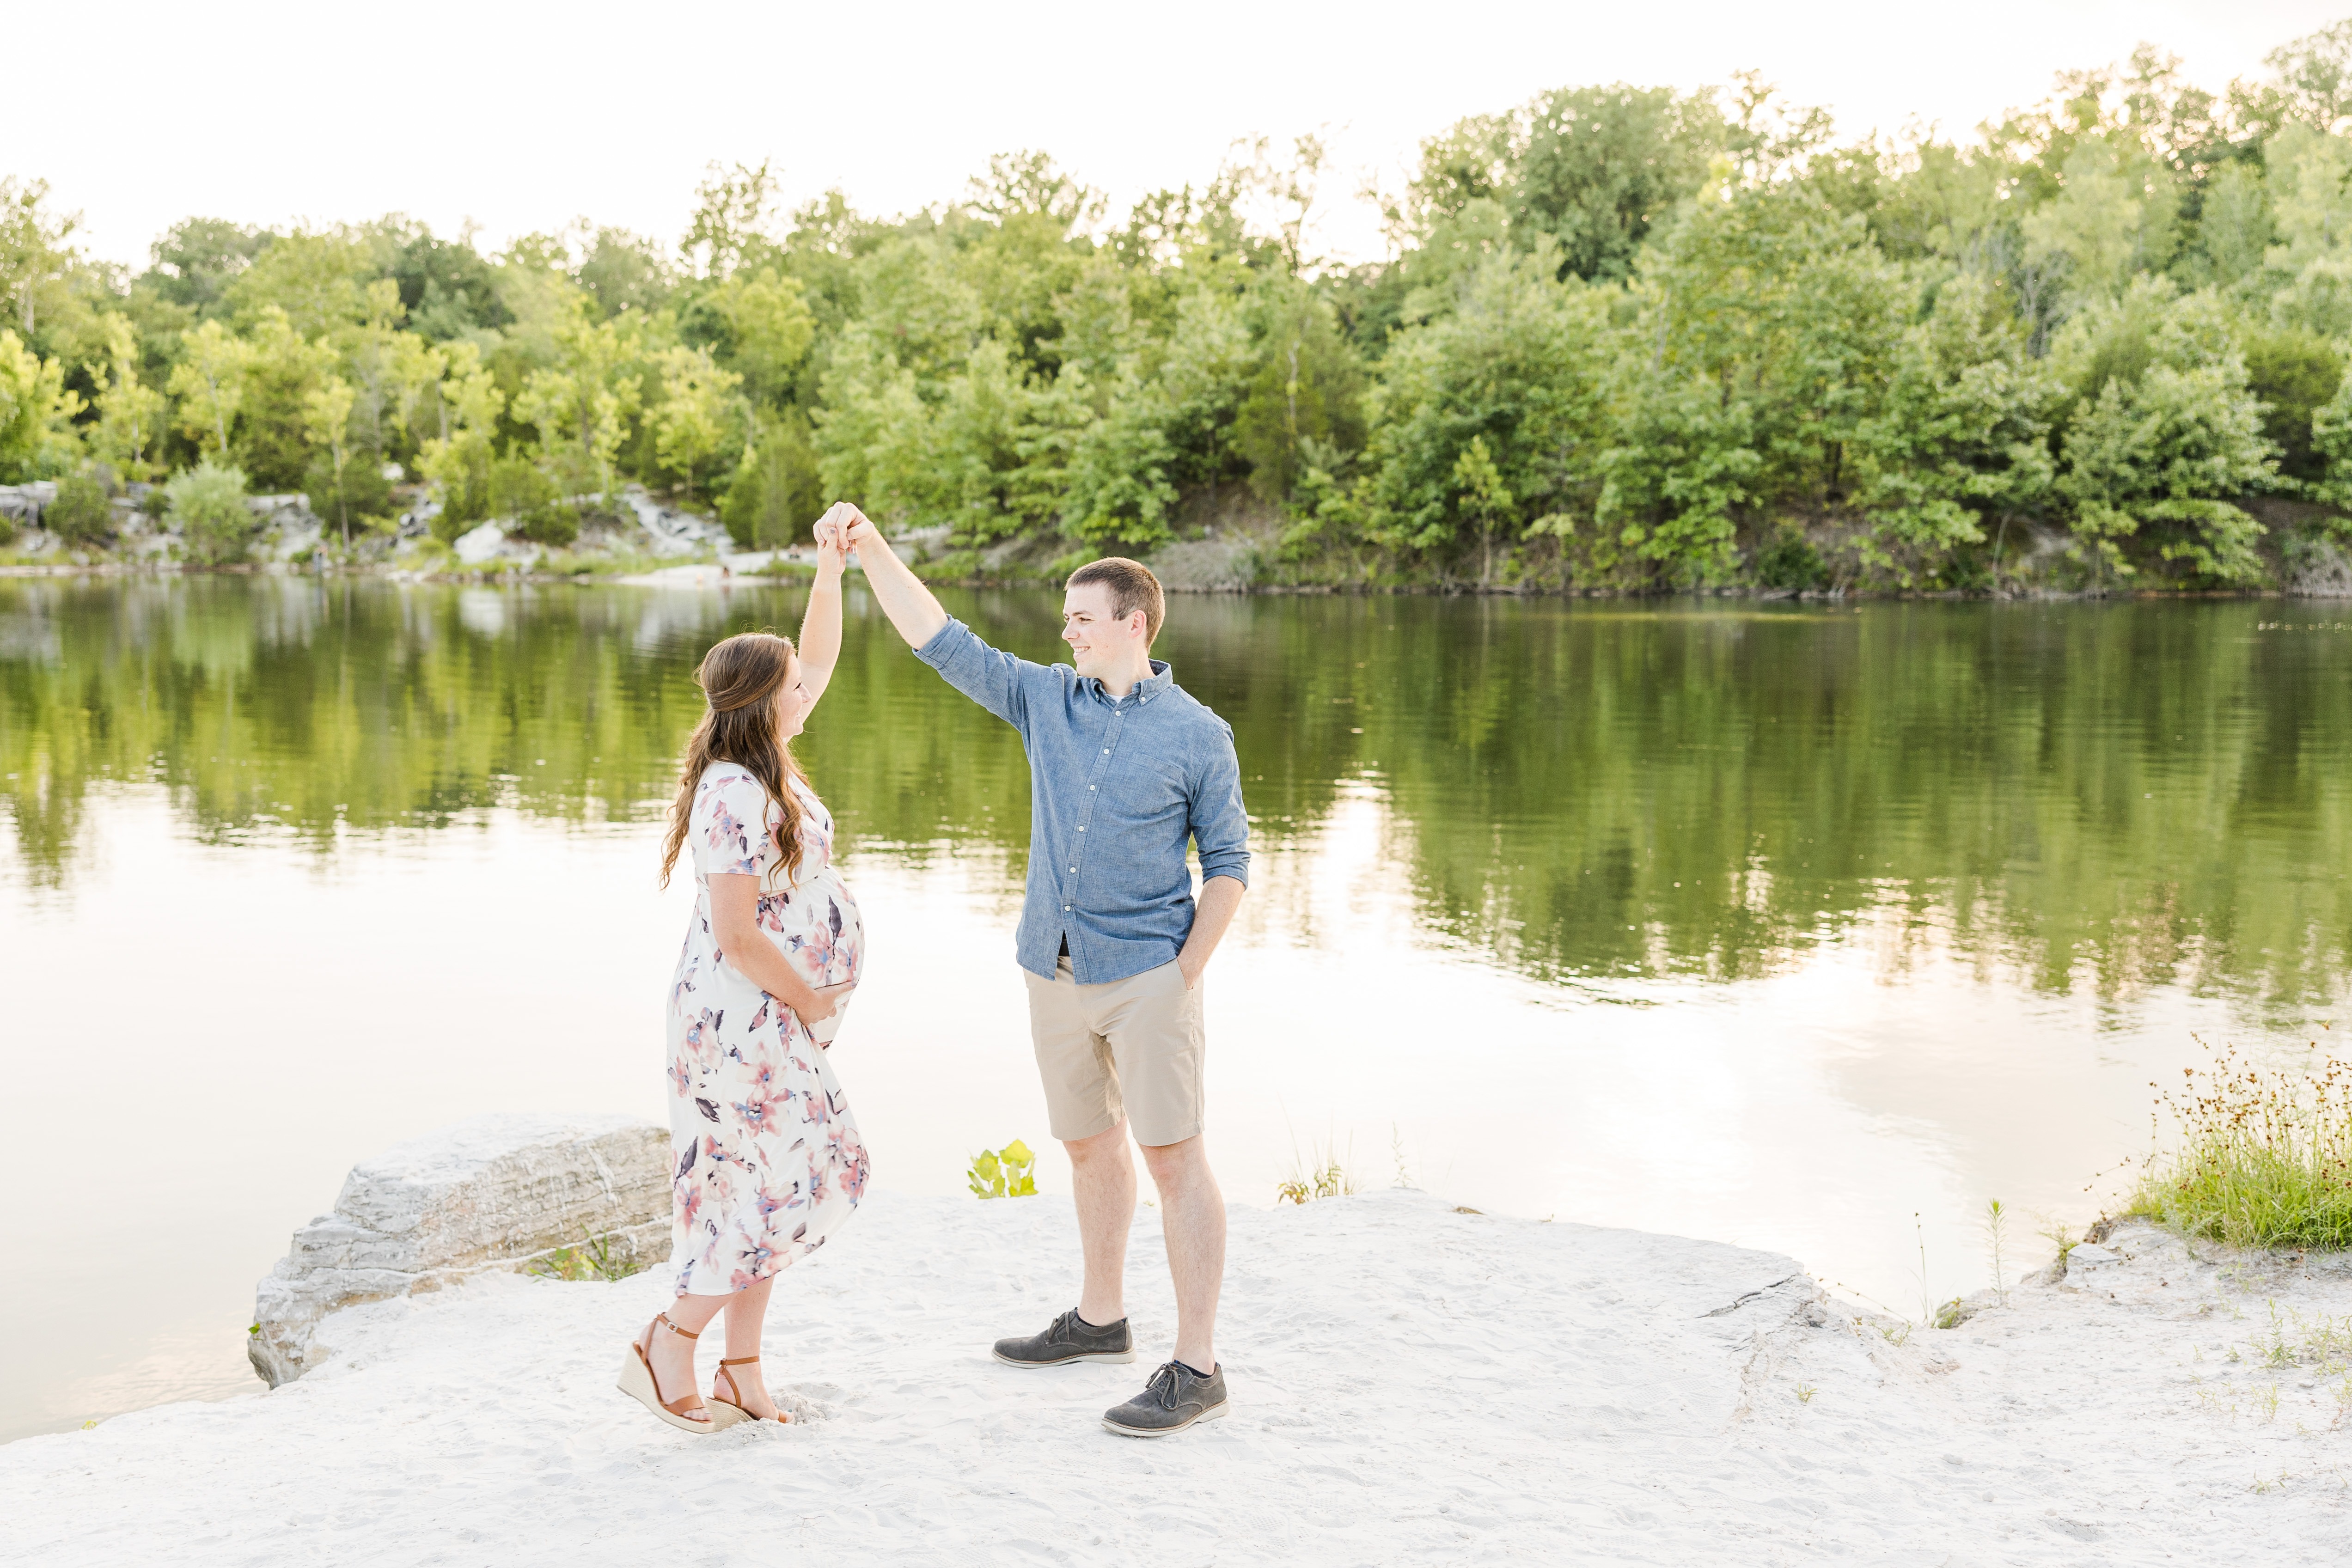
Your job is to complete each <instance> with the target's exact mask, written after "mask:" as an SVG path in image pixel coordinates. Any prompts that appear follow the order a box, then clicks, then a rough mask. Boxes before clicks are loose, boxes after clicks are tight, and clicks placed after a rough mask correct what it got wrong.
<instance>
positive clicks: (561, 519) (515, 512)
mask: <svg viewBox="0 0 2352 1568" xmlns="http://www.w3.org/2000/svg"><path fill="white" fill-rule="evenodd" d="M559 494H560V492H559V491H558V490H557V489H556V487H555V481H554V480H552V479H551V478H549V477H548V476H547V473H546V471H545V470H544V469H542V468H541V467H540V466H539V465H537V464H536V463H533V462H532V461H531V460H530V458H528V457H500V458H498V459H497V460H495V461H494V462H492V463H491V465H490V515H491V516H492V517H506V518H509V519H511V522H512V526H511V527H510V528H509V529H508V531H509V533H512V534H513V535H515V536H516V537H517V538H526V539H530V540H532V541H533V542H535V543H538V544H543V545H568V544H570V543H571V542H572V540H573V539H576V538H579V537H580V514H579V513H578V512H577V511H575V510H574V509H573V508H572V507H568V506H565V505H563V504H562V501H560V500H559V499H558V498H557V497H558V496H559Z"/></svg>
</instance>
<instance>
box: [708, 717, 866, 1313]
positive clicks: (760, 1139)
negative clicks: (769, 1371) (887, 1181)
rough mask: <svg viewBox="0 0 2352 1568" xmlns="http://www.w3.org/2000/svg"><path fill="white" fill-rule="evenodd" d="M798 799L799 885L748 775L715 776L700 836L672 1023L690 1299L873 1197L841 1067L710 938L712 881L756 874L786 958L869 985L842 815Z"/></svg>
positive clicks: (742, 1283) (793, 1255) (787, 1258)
mask: <svg viewBox="0 0 2352 1568" xmlns="http://www.w3.org/2000/svg"><path fill="white" fill-rule="evenodd" d="M790 787H791V788H792V789H793V790H795V791H796V792H797V793H798V795H799V797H800V803H801V812H802V815H801V828H800V838H801V857H800V864H799V865H798V867H797V868H795V871H796V874H795V875H793V877H791V878H789V879H787V877H786V876H785V875H784V874H783V873H782V870H781V869H780V868H778V867H777V851H776V847H775V834H774V829H775V828H776V827H777V826H779V825H781V823H782V821H783V814H782V808H781V807H779V806H776V805H774V804H772V803H771V802H770V801H769V800H768V798H767V793H766V791H765V790H763V789H761V787H760V782H759V780H758V779H754V778H753V777H752V776H751V772H750V770H749V769H747V768H742V767H740V766H739V765H737V764H735V763H731V762H718V763H713V764H712V765H711V766H710V767H709V768H708V769H706V770H705V771H704V773H703V775H702V781H701V783H700V784H699V785H698V786H697V787H696V789H695V792H694V808H693V814H692V816H691V817H690V818H689V819H688V824H687V844H688V848H689V849H690V850H691V851H692V852H693V855H694V882H695V897H694V921H693V924H691V925H688V927H687V933H686V946H685V947H684V948H683V949H682V950H681V951H680V952H679V954H678V956H677V976H676V977H675V978H673V979H672V981H671V982H670V988H669V1018H668V1030H669V1093H670V1105H669V1129H670V1153H671V1157H672V1160H673V1162H674V1163H673V1164H672V1166H671V1184H670V1185H671V1192H672V1195H673V1197H674V1203H673V1205H672V1216H671V1227H670V1239H671V1248H670V1263H671V1266H672V1267H673V1268H674V1269H676V1270H677V1293H678V1294H679V1295H681V1296H689V1295H691V1296H723V1295H726V1294H728V1293H729V1292H730V1291H740V1290H744V1289H747V1288H749V1287H750V1286H752V1285H756V1284H758V1283H759V1282H760V1281H762V1280H764V1279H767V1278H768V1277H769V1276H770V1275H772V1274H773V1273H774V1272H775V1271H776V1270H779V1269H781V1268H782V1267H783V1266H784V1265H785V1264H787V1263H790V1262H792V1261H793V1260H795V1259H798V1258H803V1257H805V1256H807V1255H808V1254H809V1253H811V1252H814V1251H815V1250H816V1249H818V1248H819V1247H821V1246H823V1245H824V1239H825V1238H826V1237H827V1236H828V1235H830V1234H831V1233H832V1232H833V1231H834V1230H835V1228H838V1227H839V1226H840V1224H841V1222H842V1221H843V1220H845V1219H846V1218H849V1215H850V1211H851V1210H852V1209H854V1208H856V1207H857V1200H858V1199H859V1198H860V1197H864V1196H865V1192H866V1169H867V1167H866V1145H865V1144H864V1143H863V1142H862V1141H861V1140H860V1139H859V1138H858V1136H857V1124H856V1122H854V1121H852V1120H851V1119H850V1115H849V1105H848V1103H847V1102H846V1101H845V1100H844V1099H843V1097H842V1093H841V1085H840V1083H839V1082H836V1081H835V1078H834V1075H833V1066H832V1063H831V1062H830V1061H829V1060H828V1059H827V1058H826V1055H825V1053H824V1051H822V1050H820V1049H819V1048H818V1047H817V1046H816V1044H815V1043H814V1041H812V1040H810V1039H809V1033H808V1030H807V1028H806V1027H805V1026H804V1025H803V1023H802V1022H801V1020H800V1018H799V1015H797V1014H795V1013H794V1012H793V1010H792V1009H790V1008H788V1007H786V1006H784V1004H783V1003H782V1002H781V1001H778V1000H777V999H776V998H773V997H771V996H770V995H768V993H767V992H765V991H763V990H761V988H759V986H757V985H756V984H754V983H753V982H752V981H751V980H749V979H747V978H745V977H744V976H743V974H742V972H741V971H740V970H739V969H737V968H736V967H735V966H734V965H732V964H730V963H727V962H726V961H725V956H724V955H723V954H722V953H721V952H720V951H719V944H718V940H717V938H716V937H714V936H712V934H711V923H710V881H709V879H710V878H711V877H712V876H713V875H718V874H726V873H741V874H745V875H751V876H757V877H759V878H760V879H761V880H760V884H759V885H760V889H761V894H760V904H759V911H760V927H761V934H762V935H763V936H765V937H766V938H767V939H768V940H769V941H771V942H772V943H774V944H775V946H776V950H777V951H778V952H780V953H782V954H783V955H784V956H785V957H786V958H788V959H790V960H791V961H792V962H793V964H794V965H796V966H798V967H799V969H800V972H801V974H802V975H803V977H806V978H807V980H808V982H809V983H810V984H811V985H813V986H833V985H839V984H841V983H842V982H843V981H845V980H854V979H856V977H857V973H858V969H859V967H860V965H861V964H862V962H863V961H864V958H865V948H866V935H865V929H864V927H863V926H862V925H860V923H859V921H858V918H857V903H856V900H855V899H853V898H851V897H850V896H849V888H848V887H847V885H846V884H845V883H843V882H842V880H841V873H838V872H836V871H835V870H834V869H833V816H832V814H831V813H830V812H828V811H827V810H825V809H824V801H822V800H818V799H817V797H816V792H815V791H814V790H813V789H810V788H809V787H808V786H807V785H805V784H803V783H802V782H801V781H800V780H799V779H793V780H792V782H791V786H790ZM771 873H773V874H771Z"/></svg>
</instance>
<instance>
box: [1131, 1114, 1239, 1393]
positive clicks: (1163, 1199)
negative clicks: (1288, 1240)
mask: <svg viewBox="0 0 2352 1568" xmlns="http://www.w3.org/2000/svg"><path fill="white" fill-rule="evenodd" d="M1143 1163H1144V1164H1145V1165H1147V1166H1150V1167H1151V1180H1152V1183H1153V1185H1155V1186H1158V1187H1159V1188H1160V1213H1161V1216H1162V1218H1161V1221H1160V1228H1161V1230H1162V1231H1163V1232H1164V1233H1165V1234H1166V1236H1167V1238H1168V1273H1169V1277H1170V1278H1171V1279H1172V1280H1173V1281H1175V1282H1176V1359H1177V1360H1179V1361H1181V1362H1182V1363H1183V1364H1185V1365H1187V1366H1189V1367H1191V1368H1192V1370H1193V1371H1195V1372H1198V1373H1202V1374H1208V1373H1213V1372H1214V1371H1216V1370H1217V1295H1218V1292H1219V1291H1221V1290H1222V1289H1223V1286H1224V1282H1225V1195H1224V1194H1223V1193H1222V1192H1220V1191H1218V1190H1217V1177H1216V1173H1214V1172H1213V1171H1212V1170H1210V1169H1209V1152H1208V1150H1207V1149H1206V1148H1205V1147H1204V1146H1203V1145H1202V1142H1201V1140H1200V1139H1199V1138H1197V1137H1192V1138H1187V1139H1185V1140H1184V1141H1183V1142H1182V1143H1181V1144H1163V1145H1160V1146H1159V1147H1158V1148H1150V1147H1147V1148H1146V1149H1145V1150H1144V1151H1143Z"/></svg>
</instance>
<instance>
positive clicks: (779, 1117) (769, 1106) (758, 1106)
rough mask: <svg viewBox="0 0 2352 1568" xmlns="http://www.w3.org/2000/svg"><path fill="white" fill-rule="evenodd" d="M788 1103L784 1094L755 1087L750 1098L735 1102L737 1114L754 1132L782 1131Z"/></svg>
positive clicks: (738, 1118) (747, 1127)
mask: <svg viewBox="0 0 2352 1568" xmlns="http://www.w3.org/2000/svg"><path fill="white" fill-rule="evenodd" d="M786 1103H787V1102H786V1099H785V1097H784V1096H783V1095H781V1094H774V1093H772V1092H769V1091H767V1090H765V1089H755V1090H753V1091H752V1092H751V1095H750V1096H749V1097H748V1098H745V1099H741V1100H738V1101H736V1102H735V1116H736V1119H737V1120H738V1121H740V1122H741V1123H742V1124H743V1125H744V1127H745V1128H746V1129H748V1130H749V1131H751V1133H753V1134H761V1133H775V1132H781V1131H782V1129H783V1124H784V1109H785V1105H786Z"/></svg>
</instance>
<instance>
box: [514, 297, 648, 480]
mask: <svg viewBox="0 0 2352 1568" xmlns="http://www.w3.org/2000/svg"><path fill="white" fill-rule="evenodd" d="M555 353H556V361H555V363H554V364H552V365H551V366H549V367H548V368H546V369H544V370H538V371H532V372H531V373H530V379H529V380H528V381H527V382H524V383H523V388H522V392H520V395H518V396H517V397H516V398H515V400H514V412H515V414H516V417H518V418H520V419H521V420H522V421H523V422H524V423H528V424H531V425H534V426H536V427H537V428H538V430H539V440H540V450H541V454H542V455H543V456H544V458H545V460H546V461H547V463H548V464H549V465H551V471H552V473H553V475H554V476H555V478H556V482H557V483H558V484H559V485H561V486H563V487H564V488H565V490H566V493H567V494H571V495H577V494H580V493H581V492H583V491H588V490H593V491H594V492H595V493H596V494H597V495H599V496H602V497H610V496H611V495H612V494H613V492H614V488H615V486H614V469H613V462H614V458H615V457H616V456H617V455H619V453H620V450H621V444H622V443H623V442H624V441H625V440H626V439H627V437H628V434H629V427H628V421H629V419H630V418H631V417H632V416H633V415H634V414H635V413H636V411H637V405H638V403H639V402H640V400H641V398H642V395H643V394H642V392H641V390H640V383H639V381H638V378H637V376H636V374H635V369H636V359H637V344H636V340H635V333H634V332H633V331H629V332H625V331H624V330H623V329H622V328H621V327H620V326H619V325H617V324H615V323H614V322H611V321H591V320H589V319H587V317H586V315H585V314H584V313H574V314H573V315H572V319H570V320H568V321H566V322H565V323H564V324H563V325H562V327H561V328H559V329H557V331H556V334H555Z"/></svg>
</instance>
